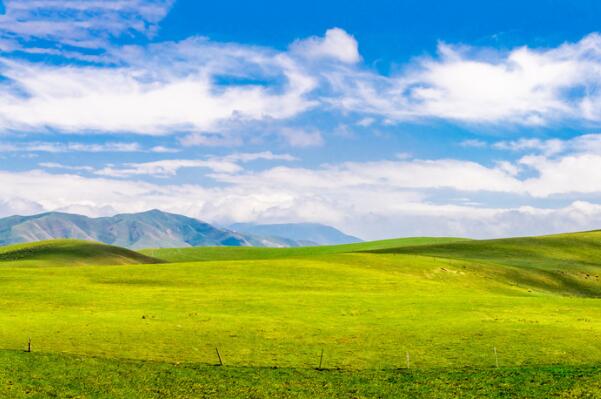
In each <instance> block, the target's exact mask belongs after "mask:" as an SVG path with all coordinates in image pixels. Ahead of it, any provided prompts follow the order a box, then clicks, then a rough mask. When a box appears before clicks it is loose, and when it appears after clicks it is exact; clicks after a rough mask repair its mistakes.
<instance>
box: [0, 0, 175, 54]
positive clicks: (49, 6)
mask: <svg viewBox="0 0 601 399" xmlns="http://www.w3.org/2000/svg"><path fill="white" fill-rule="evenodd" d="M172 3H173V0H27V1H23V0H5V1H4V5H5V9H6V10H5V13H4V14H2V15H0V38H3V37H4V38H8V39H14V40H19V41H23V42H26V41H27V40H31V39H32V38H35V39H44V40H49V41H56V42H61V43H65V44H70V45H75V46H81V47H103V46H106V45H107V39H109V38H110V37H117V36H120V35H123V34H133V33H134V32H138V33H143V34H149V35H152V34H153V33H154V32H155V30H156V28H157V23H158V22H159V21H161V20H162V19H163V18H164V17H165V15H167V12H168V11H169V9H170V8H171V5H172ZM13 44H14V42H13ZM19 48H20V49H23V47H20V46H19ZM25 49H26V48H25Z"/></svg>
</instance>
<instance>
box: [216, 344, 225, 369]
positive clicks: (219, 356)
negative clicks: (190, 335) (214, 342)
mask: <svg viewBox="0 0 601 399" xmlns="http://www.w3.org/2000/svg"><path fill="white" fill-rule="evenodd" d="M215 352H217V358H218V359H219V365H220V366H223V360H221V354H220V353H219V348H215Z"/></svg>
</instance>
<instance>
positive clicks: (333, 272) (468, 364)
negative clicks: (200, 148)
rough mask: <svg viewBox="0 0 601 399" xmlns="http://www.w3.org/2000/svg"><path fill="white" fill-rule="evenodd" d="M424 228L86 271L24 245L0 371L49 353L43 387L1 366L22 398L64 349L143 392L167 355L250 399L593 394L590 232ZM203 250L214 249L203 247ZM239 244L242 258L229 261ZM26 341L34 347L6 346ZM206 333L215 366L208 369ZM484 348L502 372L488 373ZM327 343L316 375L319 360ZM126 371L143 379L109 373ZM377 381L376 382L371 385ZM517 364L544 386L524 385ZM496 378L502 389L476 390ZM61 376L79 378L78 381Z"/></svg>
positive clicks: (2, 338) (7, 310)
mask: <svg viewBox="0 0 601 399" xmlns="http://www.w3.org/2000/svg"><path fill="white" fill-rule="evenodd" d="M421 240H424V241H425V239H421ZM424 241H422V242H413V243H408V242H401V245H397V246H394V245H390V244H391V243H390V242H389V243H387V244H386V245H383V244H381V243H380V244H376V245H375V246H371V247H370V245H368V244H361V245H363V247H361V245H360V246H359V247H356V246H351V250H352V251H353V252H348V253H346V252H344V251H346V250H349V249H348V248H347V249H346V250H334V249H332V248H336V247H329V248H328V249H326V250H324V249H321V250H320V249H317V250H316V249H314V248H313V249H297V250H296V252H293V255H292V253H290V252H289V253H288V254H287V255H285V256H284V255H281V254H280V252H278V251H275V253H277V255H275V256H272V255H271V254H272V252H271V250H264V249H261V251H263V252H261V251H256V249H250V251H248V252H237V251H240V250H239V249H230V248H225V249H224V248H220V249H210V250H205V249H198V250H197V249H194V250H190V251H188V250H186V251H185V252H189V253H193V254H194V256H197V257H196V258H195V260H196V261H195V262H183V260H185V259H183V258H182V257H179V256H180V255H178V253H177V252H171V254H172V255H173V257H174V258H175V259H174V258H170V259H168V260H171V261H173V260H177V261H178V262H177V263H165V264H151V265H135V264H134V265H126V266H95V265H92V263H93V262H91V261H88V263H87V264H88V266H87V267H75V268H73V267H57V266H56V263H51V264H50V265H49V266H48V267H44V268H32V267H23V264H25V266H29V265H30V264H29V263H27V262H29V261H30V260H28V259H23V258H21V259H17V260H15V259H12V260H9V261H5V262H1V263H0V265H1V266H0V348H2V349H5V350H6V351H5V352H2V353H3V355H2V356H4V359H5V364H7V366H4V367H2V369H3V370H4V372H5V374H6V370H7V368H10V367H12V366H13V365H15V364H16V365H18V364H21V363H19V362H25V363H22V364H29V365H28V366H27V367H34V366H35V367H38V366H36V365H32V364H30V363H26V362H27V361H28V360H27V359H29V358H23V356H31V355H34V356H37V357H32V358H34V359H38V360H36V362H37V361H39V362H41V363H40V364H44V363H43V361H42V360H39V359H46V360H44V361H46V362H47V363H46V364H47V366H46V367H42V369H43V370H46V369H47V368H48V369H49V370H48V371H45V373H42V372H41V371H38V372H39V373H40V374H39V375H40V377H39V381H38V382H39V386H38V388H36V386H35V384H34V387H33V388H30V387H29V385H28V387H25V386H24V385H23V384H21V383H22V382H23V381H27V378H29V377H27V376H28V375H29V374H31V373H30V372H29V371H26V369H27V367H25V366H23V367H25V368H23V367H22V368H15V369H14V371H13V372H9V375H12V376H13V380H15V381H17V382H15V381H13V384H12V386H13V387H14V388H11V389H13V391H12V392H13V393H15V392H16V394H15V395H17V394H19V395H21V394H23V395H24V394H25V393H24V392H25V390H26V389H30V391H29V392H32V393H37V394H40V395H42V394H43V392H45V391H44V389H46V388H43V385H44V384H49V385H48V386H49V387H48V388H47V389H49V390H52V389H54V390H56V389H59V388H57V387H58V386H59V385H61V384H63V383H61V382H59V381H61V378H66V379H69V378H70V377H69V376H71V377H73V374H72V373H69V372H68V370H69V367H67V366H66V365H65V364H72V363H69V362H72V361H73V359H82V360H78V361H80V362H81V367H80V369H81V370H82V372H83V373H92V371H93V370H94V367H96V365H95V364H96V363H98V364H100V365H99V366H98V367H108V368H109V369H111V370H114V372H111V373H112V374H111V373H107V374H106V376H101V377H99V380H98V381H96V383H95V384H97V385H98V386H104V387H105V388H106V386H107V385H109V386H115V389H117V390H118V389H122V390H124V391H123V392H127V389H132V390H134V391H135V392H138V393H140V396H149V397H152V395H153V392H148V391H144V390H143V391H140V390H139V389H138V388H137V385H136V384H138V382H136V380H135V378H140V379H141V380H140V381H148V379H146V380H144V378H145V377H144V375H143V373H142V372H140V374H139V375H138V374H136V373H138V371H136V370H138V369H137V368H138V367H139V369H140V370H147V372H148V373H150V375H151V376H152V375H156V376H157V377H156V378H157V380H156V382H155V383H149V384H150V385H149V386H148V389H151V390H152V389H154V388H156V389H159V390H160V389H163V388H161V386H162V384H168V385H169V384H170V383H168V382H162V381H163V380H162V379H167V377H166V376H165V375H163V374H164V373H166V375H169V373H175V374H177V373H179V371H178V370H180V369H179V368H175V366H173V364H174V363H180V365H185V367H184V366H182V367H184V368H183V370H186V371H185V372H184V374H186V373H188V374H186V375H187V376H184V377H182V378H185V379H189V380H190V381H188V380H186V381H188V382H187V383H182V384H183V385H182V386H184V385H185V384H192V382H193V380H194V379H195V378H198V379H199V380H200V381H204V382H202V383H201V384H204V385H202V386H203V387H204V388H203V389H208V390H210V389H213V390H214V392H215V395H216V396H219V395H218V394H219V393H220V392H228V393H227V395H225V396H227V397H235V395H234V393H235V392H234V391H232V390H235V389H238V388H235V387H239V391H236V392H238V393H237V394H238V395H239V396H240V397H244V393H245V392H247V391H246V390H247V389H250V388H249V387H251V388H252V387H253V386H256V388H257V389H259V388H260V389H262V390H263V391H257V392H255V394H256V395H255V396H256V397H270V394H269V393H270V392H288V391H286V389H288V388H290V389H296V388H294V387H297V388H298V389H299V390H300V391H299V392H293V391H290V392H292V393H290V395H288V396H290V397H303V396H302V395H305V396H304V397H316V396H319V395H322V397H336V396H335V395H333V394H332V395H330V396H328V393H332V392H334V391H332V389H334V388H331V389H329V388H328V387H337V386H341V387H342V388H341V390H340V391H339V392H338V391H336V392H337V393H336V395H339V396H340V397H348V396H344V395H349V392H350V391H348V390H347V388H348V389H358V390H359V391H357V393H356V395H354V396H356V397H372V396H375V397H377V396H380V397H387V396H394V395H393V393H395V392H396V393H398V395H397V396H401V397H402V395H406V396H408V397H412V393H413V394H414V395H413V397H415V396H420V395H422V396H428V395H430V396H431V397H445V396H444V395H447V396H448V397H452V396H453V394H456V392H457V391H453V389H454V388H452V386H458V387H462V388H461V389H463V390H465V392H467V393H468V394H466V395H464V396H466V397H469V395H472V396H478V392H480V396H494V395H497V393H498V394H499V395H501V394H502V393H503V392H509V393H515V395H518V396H519V395H523V396H528V397H534V396H538V397H548V396H551V395H556V394H557V395H560V394H561V395H568V394H569V395H572V394H573V393H574V392H581V393H582V395H584V394H586V393H590V392H593V394H591V395H593V396H592V397H594V394H598V391H595V389H597V387H598V383H597V382H596V381H598V374H597V372H596V368H595V366H594V365H595V364H597V363H599V361H600V360H601V319H600V318H599V314H601V312H600V310H601V303H600V302H599V299H598V298H599V296H600V295H601V283H600V280H599V275H600V273H601V270H600V269H601V244H600V243H601V233H598V232H590V233H581V234H571V235H561V236H551V237H540V238H527V239H511V240H491V241H458V242H454V243H444V242H441V241H438V242H429V243H428V242H424ZM405 244H407V245H405ZM416 244H422V245H416ZM245 250H246V249H245ZM303 250H304V252H303ZM206 251H209V252H210V251H213V253H214V254H216V253H218V254H217V255H216V256H215V257H216V258H217V259H220V260H218V261H208V260H207V259H206V256H207V252H206ZM228 251H232V252H236V254H235V255H228ZM320 251H321V252H320ZM361 251H374V252H361ZM159 253H160V252H151V253H149V252H146V254H151V255H155V256H156V255H158V254H159ZM162 253H163V254H168V255H169V253H170V252H169V251H168V250H166V251H163V250H162ZM180 254H181V253H180ZM240 254H244V257H245V258H246V259H240V260H232V258H236V257H238V258H239V257H240V256H241V255H240ZM188 256H191V255H189V254H186V257H188ZM166 258H168V256H166ZM153 259H154V258H153ZM186 259H188V258H186ZM224 259H226V260H224ZM201 260H202V261H201ZM53 265H54V266H53ZM29 337H31V338H32V343H33V348H34V352H41V353H39V354H22V353H18V352H14V351H15V350H17V349H23V348H24V347H25V344H26V342H27V338H29ZM216 347H217V348H219V351H220V353H221V356H222V357H223V360H224V363H225V365H226V367H224V368H214V367H211V365H214V364H215V363H216V362H217V356H216V352H215V348H216ZM495 349H496V352H497V356H498V362H499V365H500V367H501V370H500V371H498V370H492V369H491V368H492V367H493V366H494V365H495V363H496V358H495V355H494V350H495ZM322 350H323V351H324V361H323V366H324V368H327V369H329V371H327V372H326V373H325V374H323V373H322V374H320V372H317V371H315V370H314V368H315V367H317V366H318V365H319V358H320V354H321V351H322ZM407 355H408V356H409V362H410V365H411V367H412V369H411V370H412V371H411V376H410V377H407V375H406V374H403V373H399V372H398V370H396V371H395V369H398V368H402V367H406V364H407V363H406V362H407ZM73 356H75V357H73ZM119 359H130V360H127V361H125V360H119ZM53 363H56V365H55V366H53ZM132 365H133V366H132ZM40 367H41V366H40ZM132 367H133V369H132ZM155 367H156V369H155ZM178 367H179V366H178ZM272 367H277V370H278V371H273V370H272V369H271V368H272ZM53 368H54V374H53V375H55V376H54V377H52V376H50V375H49V373H52V371H51V370H52V369H53ZM332 369H334V370H332ZM337 369H340V370H337ZM153 370H154V371H153ZM169 370H171V371H169ZM198 370H200V371H198ZM466 370H468V371H466ZM145 372H146V371H145ZM466 372H467V373H468V374H469V375H468V376H467V377H465V379H462V378H463V377H461V376H462V375H463V374H464V373H466ZM119 373H121V374H119ZM153 373H154V374H153ZM157 373H158V374H157ZM162 373H163V374H162ZM195 373H197V374H202V376H198V375H196V374H195ZM495 373H497V374H495ZM498 373H500V374H498ZM129 374H131V375H132V376H136V375H137V377H135V378H133V377H132V378H133V379H132V380H131V381H127V380H123V377H119V375H129ZM90 375H93V373H92V374H90ZM161 376H162V377H161ZM366 376H370V377H366ZM562 376H563V377H562ZM578 376H580V377H582V378H580V377H578ZM583 376H584V377H583ZM564 377H565V380H561V378H564ZM4 378H6V377H4ZM148 378H153V377H148ZM174 378H175V377H174ZM371 378H374V379H375V381H376V383H375V385H374V384H371V383H366V382H365V381H368V380H369V379H371ZM407 378H409V379H407ZM528 378H532V379H533V380H536V381H538V379H540V381H543V382H545V381H546V382H545V383H541V384H539V385H541V386H538V385H537V384H533V385H528V386H530V388H528V389H533V391H531V392H530V391H524V389H526V388H525V386H522V385H523V384H525V383H526V381H528ZM554 379H559V380H561V381H564V382H560V381H559V380H557V381H555V380H554ZM572 379H573V380H574V381H575V385H574V384H571V383H569V381H570V380H572ZM175 380H177V378H175ZM430 380H434V381H439V382H440V383H439V384H438V383H437V384H438V385H439V386H437V387H433V386H432V384H431V383H428V382H427V381H430ZM253 381H254V383H253ZM360 381H363V383H360ZM369 381H370V380H369ZM377 381H381V383H380V382H377ZM495 381H497V382H499V383H500V384H502V386H504V387H505V388H503V389H500V390H496V391H495V390H493V391H480V390H481V389H484V387H486V386H487V384H489V383H493V382H495ZM590 381H593V382H594V384H593V385H590V384H589V382H590ZM495 383H496V382H495ZM70 384H75V385H74V386H75V388H74V389H75V391H77V389H80V390H81V389H83V388H81V386H80V388H77V384H78V382H77V381H71V383H70ZM139 384H142V382H139ZM174 384H175V383H174ZM253 384H254V385H253ZM328 384H329V385H328ZM362 384H363V385H365V386H364V387H362V386H361V385H362ZM398 384H401V385H402V384H409V386H407V387H398V386H396V385H398ZM449 384H450V386H449V387H446V388H445V386H446V385H449ZM520 384H521V385H520ZM570 384H571V385H570ZM390 385H392V386H390ZM435 385H436V384H435ZM526 385H527V384H526ZM543 385H544V386H543ZM589 385H590V386H589ZM395 386H396V387H395ZM537 386H538V388H537ZM320 387H321V389H320ZM105 388H101V387H100V388H97V389H101V390H102V389H105ZM90 389H92V388H90ZM94 389H96V388H94ZM165 389H167V388H165ZM169 389H171V388H169ZM173 389H176V388H173ZM221 389H226V391H220V390H221ZM579 389H580V390H581V391H578V390H579ZM227 390H229V391H227ZM278 390H279V391H278ZM306 390H309V391H306ZM311 390H313V391H311ZM391 390H392V391H391ZM395 390H396V391H395ZM583 390H584V391H583ZM0 392H1V391H0ZM98 392H99V395H101V393H102V392H101V391H98ZM115 392H117V391H115ZM119 392H121V391H119ZM177 392H179V391H177V390H174V391H173V394H174V395H173V396H176V394H177V395H179V393H177ZM316 392H317V393H318V394H319V395H318V394H316ZM416 392H417V393H420V395H417V394H415V393H416ZM482 392H484V393H482ZM566 392H567V393H566ZM489 393H490V395H489ZM493 394H494V395H493ZM116 395H120V393H117V394H116ZM124 395H125V394H124ZM182 395H183V394H182ZM294 395H296V396H294ZM58 396H63V395H62V394H61V395H58ZM92 396H93V395H92ZM109 396H110V395H109ZM284 396H285V395H284ZM350 396H351V397H352V396H353V395H350ZM510 396H511V395H510ZM574 397H577V395H576V396H574Z"/></svg>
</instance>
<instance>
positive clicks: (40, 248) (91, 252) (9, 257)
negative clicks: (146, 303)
mask: <svg viewBox="0 0 601 399" xmlns="http://www.w3.org/2000/svg"><path fill="white" fill-rule="evenodd" d="M161 262H162V261H161V260H159V259H156V258H152V257H149V256H145V255H142V254H140V253H138V252H134V251H130V250H128V249H125V248H120V247H115V246H110V245H105V244H100V243H95V242H90V241H80V240H52V241H39V242H35V243H27V244H16V245H10V246H7V247H0V267H2V266H40V267H42V266H92V265H94V266H99V265H124V264H153V263H161Z"/></svg>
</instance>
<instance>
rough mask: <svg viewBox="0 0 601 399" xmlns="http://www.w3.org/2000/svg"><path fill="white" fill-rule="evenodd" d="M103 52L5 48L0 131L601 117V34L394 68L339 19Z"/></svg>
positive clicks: (226, 141) (201, 139) (215, 136)
mask: <svg viewBox="0 0 601 399" xmlns="http://www.w3.org/2000/svg"><path fill="white" fill-rule="evenodd" d="M132 1H133V0H132ZM75 3H77V2H75ZM134 3H135V2H134ZM119 4H121V3H119ZM128 4H129V3H128ZM104 57H105V58H104V59H103V61H97V62H92V63H84V64H81V63H67V64H60V65H48V64H43V63H39V62H35V63H34V62H30V61H25V60H23V59H19V58H18V57H6V56H5V57H0V75H1V76H2V77H3V78H4V80H3V81H2V83H1V84H0V131H5V132H6V131H20V132H22V131H39V130H53V131H59V132H63V133H76V132H103V133H112V134H120V133H123V132H128V133H138V134H148V135H165V134H181V133H182V132H183V133H185V134H186V135H185V137H184V138H182V143H184V144H186V145H206V146H215V145H236V144H238V145H240V144H242V142H243V140H242V139H241V137H240V135H241V134H242V133H241V132H237V133H236V132H232V131H231V129H229V130H228V126H232V125H236V124H238V125H237V126H243V125H244V124H243V123H244V122H248V123H252V122H266V121H274V122H282V121H288V120H290V119H292V118H296V117H298V116H299V115H302V114H304V113H306V112H308V111H315V112H321V113H330V114H337V113H343V114H345V115H346V114H348V113H354V114H357V115H356V116H357V120H358V121H359V122H358V124H359V126H363V127H371V126H373V124H375V123H376V121H383V122H382V123H384V124H394V123H398V122H402V121H408V120H409V121H411V120H423V119H444V120H450V121H453V122H457V123H470V124H499V123H503V124H509V125H511V124H513V125H525V126H549V125H559V124H562V123H566V122H571V123H575V124H597V123H599V122H601V116H600V115H601V97H599V96H598V95H597V94H596V93H598V92H599V90H598V88H599V87H600V86H601V36H600V35H598V34H591V35H589V36H587V37H585V38H583V39H582V40H580V41H578V42H575V43H566V44H564V45H562V46H559V47H557V48H551V49H537V48H529V47H520V48H516V49H513V50H510V51H503V52H502V51H497V52H495V51H494V50H490V49H488V50H487V51H484V50H483V49H479V48H474V47H467V46H453V45H450V44H441V45H440V46H439V50H438V54H437V55H436V56H432V57H421V58H416V59H414V60H412V61H411V62H409V63H408V64H407V65H405V66H404V67H403V68H402V69H400V71H399V72H397V73H395V74H392V75H382V74H379V73H378V72H377V71H374V70H372V69H369V68H367V67H366V66H365V65H364V64H362V63H361V62H360V61H361V59H360V55H359V52H358V46H357V42H356V40H355V39H354V38H353V37H352V36H350V35H349V34H348V33H347V32H345V31H343V30H341V29H338V28H336V29H330V30H328V31H327V32H326V34H325V35H324V36H323V37H312V38H309V39H304V40H298V41H296V42H294V43H293V44H292V45H291V46H290V48H289V49H288V50H287V51H278V50H274V49H271V48H266V47H258V46H249V45H242V44H236V43H219V42H213V41H210V40H209V39H206V38H201V37H193V38H189V39H186V40H183V41H180V42H163V43H151V44H148V45H145V46H133V45H132V46H124V47H121V48H110V49H107V51H106V54H104ZM245 126H247V125H245ZM224 132H227V134H225V133H224ZM318 141H319V140H318V136H317V135H316V134H313V141H312V143H317V142H318ZM534 144H536V143H531V144H527V143H522V144H521V145H522V146H523V145H534ZM547 144H549V143H547ZM312 145H315V144H312Z"/></svg>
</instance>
